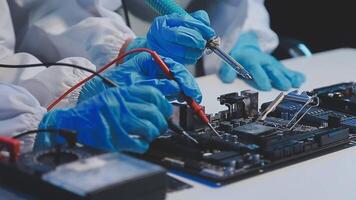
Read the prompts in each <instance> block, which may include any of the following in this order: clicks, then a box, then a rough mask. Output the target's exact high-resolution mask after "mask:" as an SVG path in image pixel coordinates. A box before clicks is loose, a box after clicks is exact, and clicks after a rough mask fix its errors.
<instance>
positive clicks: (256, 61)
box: [219, 33, 305, 91]
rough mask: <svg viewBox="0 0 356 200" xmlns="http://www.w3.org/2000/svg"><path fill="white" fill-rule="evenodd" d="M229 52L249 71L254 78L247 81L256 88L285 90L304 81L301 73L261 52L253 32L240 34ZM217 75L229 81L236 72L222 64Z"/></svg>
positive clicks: (224, 80) (234, 76) (233, 77)
mask: <svg viewBox="0 0 356 200" xmlns="http://www.w3.org/2000/svg"><path fill="white" fill-rule="evenodd" d="M230 54H231V56H232V57H233V58H235V59H236V60H237V61H238V62H240V63H241V64H242V65H243V66H244V67H245V68H246V70H247V71H248V72H250V73H251V75H252V77H253V79H254V80H253V81H248V83H249V84H250V85H252V86H254V87H255V88H257V89H260V90H263V91H269V90H271V89H272V87H274V88H276V89H279V90H283V91H286V90H289V89H290V88H291V87H293V88H298V87H300V86H301V84H302V83H303V82H304V81H305V76H304V75H303V74H302V73H300V72H296V71H293V70H289V69H287V68H286V67H285V66H283V65H282V63H280V62H279V61H278V60H276V59H275V58H274V57H273V56H271V55H268V54H265V53H263V52H262V51H261V49H260V48H259V45H258V39H257V36H256V34H254V33H245V34H242V35H241V36H240V39H239V41H238V42H237V44H236V46H235V48H234V49H233V50H232V51H231V53H230ZM219 77H220V79H221V80H222V81H223V82H225V83H231V82H233V81H234V80H235V78H236V72H235V71H234V70H233V69H232V68H231V67H229V66H228V65H226V64H224V65H222V67H221V68H220V70H219Z"/></svg>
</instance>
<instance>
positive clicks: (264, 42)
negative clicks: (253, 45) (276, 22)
mask: <svg viewBox="0 0 356 200" xmlns="http://www.w3.org/2000/svg"><path fill="white" fill-rule="evenodd" d="M246 2H247V17H246V20H245V22H244V25H243V28H242V32H243V33H246V32H254V33H256V34H257V36H258V40H259V44H260V48H261V50H262V51H264V52H266V53H270V52H272V51H273V50H274V49H275V48H276V47H277V46H278V36H277V34H276V33H275V32H273V31H272V29H271V28H270V20H269V15H268V12H267V9H266V8H265V6H264V0H246Z"/></svg>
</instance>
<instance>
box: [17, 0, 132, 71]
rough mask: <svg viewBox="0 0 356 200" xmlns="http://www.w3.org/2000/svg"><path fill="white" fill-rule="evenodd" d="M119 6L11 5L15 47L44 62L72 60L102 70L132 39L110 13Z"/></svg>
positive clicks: (26, 1) (115, 2)
mask: <svg viewBox="0 0 356 200" xmlns="http://www.w3.org/2000/svg"><path fill="white" fill-rule="evenodd" d="M120 4H121V0H111V1H108V0H105V1H104V0H69V1H63V0H50V1H48V0H31V1H30V0H16V1H12V3H10V5H11V6H10V8H11V11H12V13H13V20H14V24H15V31H16V35H17V38H18V45H17V47H18V49H19V50H20V51H26V52H29V53H32V54H33V55H35V56H36V57H38V58H39V59H41V60H43V61H51V62H55V61H58V60H60V59H63V58H66V57H71V56H75V57H84V58H87V59H89V60H90V61H92V62H93V63H94V64H95V65H96V66H98V67H100V66H103V65H104V64H106V63H108V62H109V61H110V60H112V59H114V58H115V57H116V56H117V55H118V53H119V51H120V49H121V48H122V47H123V46H124V45H126V43H127V42H128V41H130V40H131V39H132V38H134V37H135V35H134V33H133V32H132V31H131V30H130V29H129V28H128V27H127V26H126V24H125V22H124V20H123V19H122V18H121V16H120V15H118V14H117V13H115V12H114V11H113V10H115V9H117V7H118V6H119V5H120ZM16 13H21V14H16Z"/></svg>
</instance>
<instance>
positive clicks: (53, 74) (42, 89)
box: [19, 57, 95, 108]
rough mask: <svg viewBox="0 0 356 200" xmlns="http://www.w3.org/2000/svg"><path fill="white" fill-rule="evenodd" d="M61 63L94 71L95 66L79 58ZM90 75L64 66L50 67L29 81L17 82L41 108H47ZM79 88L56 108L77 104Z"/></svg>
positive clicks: (66, 59)
mask: <svg viewBox="0 0 356 200" xmlns="http://www.w3.org/2000/svg"><path fill="white" fill-rule="evenodd" d="M59 62H61V63H68V64H75V65H79V66H83V67H86V68H88V69H91V70H94V71H95V66H94V65H93V64H92V63H91V62H90V61H89V60H87V59H85V58H80V57H71V58H65V59H63V60H61V61H59ZM90 75H91V74H90V73H89V72H85V71H83V70H81V69H76V68H70V67H66V66H51V67H49V68H47V69H45V70H43V71H41V72H40V73H38V74H36V75H35V76H34V77H32V78H30V79H26V80H23V81H21V82H19V85H20V86H22V87H24V88H26V89H27V90H28V91H29V92H30V93H31V94H32V95H33V96H34V97H35V98H36V99H37V100H38V101H39V102H40V104H41V105H42V106H45V107H47V106H48V105H49V104H50V103H52V102H53V101H54V100H56V99H57V98H59V97H60V96H61V95H62V94H63V93H64V92H66V91H67V90H69V89H70V88H71V87H73V86H74V85H76V84H77V83H79V82H80V81H82V80H83V79H85V78H87V77H88V76H90ZM80 90H81V86H80V87H79V88H78V89H76V90H74V91H73V92H71V93H69V95H68V96H67V97H66V98H65V99H63V100H62V101H61V102H60V103H59V104H58V106H57V108H60V107H74V106H75V105H76V104H77V101H78V98H79V93H80Z"/></svg>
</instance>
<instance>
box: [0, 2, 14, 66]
mask: <svg viewBox="0 0 356 200" xmlns="http://www.w3.org/2000/svg"><path fill="white" fill-rule="evenodd" d="M0 28H1V31H0V59H1V57H3V56H6V55H8V54H11V53H13V52H14V48H15V33H14V29H13V27H12V21H11V16H10V12H9V7H8V5H7V2H6V1H0Z"/></svg>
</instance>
